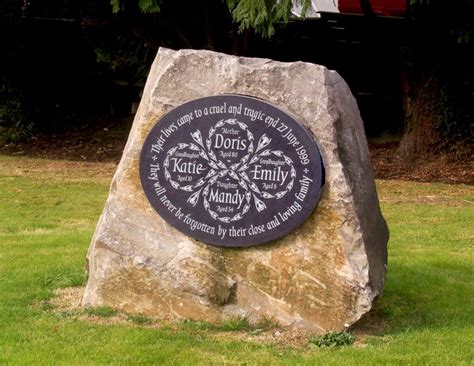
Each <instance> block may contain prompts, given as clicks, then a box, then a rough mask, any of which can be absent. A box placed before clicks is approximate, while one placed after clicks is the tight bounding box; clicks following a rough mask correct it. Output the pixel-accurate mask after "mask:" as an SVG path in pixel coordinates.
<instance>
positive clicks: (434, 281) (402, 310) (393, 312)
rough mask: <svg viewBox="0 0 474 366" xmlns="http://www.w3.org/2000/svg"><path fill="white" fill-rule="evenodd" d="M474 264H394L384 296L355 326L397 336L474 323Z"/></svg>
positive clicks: (366, 331)
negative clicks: (473, 268)
mask: <svg viewBox="0 0 474 366" xmlns="http://www.w3.org/2000/svg"><path fill="white" fill-rule="evenodd" d="M472 272H473V270H472V266H470V265H469V264H468V263H466V264H462V263H453V262H452V261H449V262H435V261H433V262H430V263H420V264H406V263H401V264H400V263H393V264H390V266H389V273H388V277H387V281H386V284H385V292H384V295H383V296H382V297H381V298H379V299H378V300H377V301H376V302H375V303H374V307H373V309H372V310H371V311H370V312H369V313H368V314H366V315H365V316H364V317H363V318H362V319H361V320H360V321H359V322H358V323H356V324H355V325H354V327H353V329H352V331H353V332H354V333H355V334H361V335H362V334H363V335H388V334H391V335H395V334H399V333H405V332H407V331H408V330H414V329H439V328H446V327H459V328H463V327H465V326H466V324H472V323H473V322H474V319H473V318H474V316H473V310H472V309H474V300H473V296H472V294H473V293H474V288H473V287H474V286H473V283H472Z"/></svg>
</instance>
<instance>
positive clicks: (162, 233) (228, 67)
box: [83, 49, 388, 333]
mask: <svg viewBox="0 0 474 366" xmlns="http://www.w3.org/2000/svg"><path fill="white" fill-rule="evenodd" d="M223 93H237V94H246V95H250V96H254V97H258V98H263V99H265V100H268V101H269V102H271V103H274V104H276V105H278V106H280V107H281V108H283V109H284V110H286V111H288V112H290V113H292V114H293V115H295V116H296V118H297V119H298V120H299V121H300V122H301V123H303V124H304V125H305V126H306V127H307V128H308V129H309V130H310V131H311V132H312V134H313V135H314V138H315V139H316V141H317V143H318V145H319V147H320V149H321V155H322V158H323V161H324V165H325V170H326V171H325V180H326V184H325V187H324V188H323V193H322V198H321V201H320V202H319V205H318V207H317V209H316V210H315V211H314V212H313V213H312V214H311V216H310V217H309V219H308V220H307V221H306V222H305V223H304V224H303V225H302V226H301V227H299V228H298V229H297V230H295V231H294V232H292V233H290V234H289V235H287V236H285V237H283V238H282V239H279V240H276V241H273V242H271V243H268V244H264V245H260V246H256V247H251V248H242V249H231V248H219V247H213V246H210V245H206V244H204V243H201V242H199V241H197V240H194V239H192V238H190V237H188V236H186V235H184V234H182V233H181V232H179V231H177V230H176V229H174V228H173V227H171V226H170V225H169V224H167V223H166V222H165V221H164V220H163V219H162V218H161V217H160V216H159V215H158V214H157V213H156V212H155V211H154V209H153V208H152V207H151V205H150V204H149V202H148V200H147V198H146V197H145V194H144V192H143V189H142V187H141V184H140V177H139V171H138V169H139V168H138V167H139V164H138V163H139V156H140V150H141V147H142V144H143V142H144V139H145V138H146V136H147V134H148V132H149V130H150V129H151V128H152V126H153V125H154V124H155V122H156V121H157V119H158V118H160V117H161V116H162V115H164V114H165V113H167V112H168V111H170V109H172V108H174V107H176V106H178V105H180V104H182V103H184V102H186V101H189V100H192V99H196V98H200V97H205V96H211V95H217V94H223ZM387 240H388V230H387V226H386V223H385V221H384V219H383V217H382V215H381V212H380V208H379V202H378V198H377V193H376V188H375V184H374V178H373V173H372V169H371V166H370V160H369V154H368V149H367V142H366V138H365V135H364V129H363V124H362V120H361V118H360V115H359V110H358V108H357V105H356V102H355V99H354V98H353V96H352V94H351V92H350V90H349V88H348V86H347V84H346V83H345V82H344V80H343V79H342V78H341V77H340V76H339V75H338V74H337V73H336V72H334V71H330V70H328V69H326V68H325V67H323V66H319V65H314V64H309V63H303V62H294V63H282V62H275V61H271V60H267V59H252V58H239V57H234V56H227V55H223V54H219V53H214V52H209V51H194V50H181V51H172V50H168V49H160V51H159V52H158V54H157V57H156V59H155V62H154V64H153V66H152V69H151V71H150V75H149V77H148V81H147V84H146V87H145V91H144V95H143V98H142V101H141V104H140V107H139V110H138V112H137V115H136V117H135V121H134V124H133V127H132V130H131V132H130V136H129V139H128V142H127V145H126V147H125V150H124V153H123V157H122V160H121V161H120V164H119V166H118V168H117V172H116V174H115V176H114V178H113V181H112V185H111V187H110V193H109V197H108V200H107V203H106V205H105V208H104V211H103V213H102V216H101V218H100V221H99V223H98V226H97V229H96V232H95V235H94V237H93V239H92V243H91V245H90V248H89V252H88V255H87V260H88V269H89V282H88V284H87V287H86V290H85V294H84V297H83V305H85V306H100V305H108V306H111V307H114V308H118V309H121V310H123V311H127V312H137V313H143V314H148V315H155V316H156V315H158V316H161V317H163V318H167V319H176V318H178V319H179V318H190V319H195V320H206V321H219V320H222V319H224V318H226V317H235V316H247V317H248V318H250V319H251V320H258V319H259V318H262V317H271V318H273V320H274V321H276V322H279V323H280V324H281V325H283V326H292V327H299V328H305V329H308V330H311V331H314V332H317V333H324V332H326V331H328V330H342V329H344V327H345V326H347V325H350V324H353V323H354V322H356V321H357V320H358V319H359V318H360V317H361V316H362V315H363V314H364V313H366V312H368V311H369V310H370V308H371V306H372V301H373V299H374V298H375V297H376V296H378V295H379V294H381V292H382V290H383V285H384V277H385V272H386V263H387V262H386V261H387Z"/></svg>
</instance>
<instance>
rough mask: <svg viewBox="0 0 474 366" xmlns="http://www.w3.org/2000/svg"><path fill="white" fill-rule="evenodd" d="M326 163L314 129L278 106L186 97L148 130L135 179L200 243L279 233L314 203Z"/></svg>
mask: <svg viewBox="0 0 474 366" xmlns="http://www.w3.org/2000/svg"><path fill="white" fill-rule="evenodd" d="M322 175H323V167H322V162H321V156H320V154H319V150H318V147H317V145H316V143H315V141H314V139H313V137H312V136H311V134H310V133H309V132H308V131H307V130H306V128H304V127H303V126H302V125H301V124H299V123H298V122H297V121H295V119H294V118H292V117H291V116H290V115H288V114H287V113H285V112H283V111H282V110H281V109H279V108H277V107H275V106H273V105H271V104H270V103H268V102H265V101H263V100H259V99H256V98H252V97H247V96H242V95H219V96H213V97H206V98H201V99H196V100H193V101H190V102H187V103H185V104H183V105H181V106H179V107H177V108H175V109H173V110H172V111H171V112H169V113H168V114H166V115H165V116H164V117H162V118H161V119H160V120H159V121H158V122H157V124H156V125H155V126H154V127H153V128H152V129H151V131H150V133H149V135H148V137H147V138H146V140H145V143H144V145H143V148H142V152H141V157H140V178H141V182H142V185H143V189H144V190H145V193H146V196H147V197H148V199H149V201H150V203H151V205H152V206H153V207H154V209H155V210H156V211H157V212H158V213H159V214H160V216H161V217H163V218H164V219H165V220H166V221H167V222H168V223H170V224H171V225H173V226H174V227H176V228H177V229H178V230H180V231H182V232H184V233H185V234H187V235H190V236H192V237H193V238H195V239H198V240H201V241H203V242H206V243H209V244H213V245H219V246H226V247H242V246H250V245H256V244H261V243H265V242H268V241H270V240H274V239H277V238H280V237H282V236H284V235H286V234H288V233H289V232H291V231H293V230H294V229H296V228H297V227H298V226H299V225H301V224H302V223H303V221H304V220H306V218H307V217H308V216H309V215H310V213H311V212H312V211H313V210H314V208H315V207H316V204H317V202H318V200H319V195H320V190H321V182H322V180H323V176H322Z"/></svg>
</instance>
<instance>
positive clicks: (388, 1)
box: [338, 0, 407, 17]
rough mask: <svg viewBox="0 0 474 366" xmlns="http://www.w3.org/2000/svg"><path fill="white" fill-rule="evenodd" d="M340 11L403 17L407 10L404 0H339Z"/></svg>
mask: <svg viewBox="0 0 474 366" xmlns="http://www.w3.org/2000/svg"><path fill="white" fill-rule="evenodd" d="M338 2H339V4H338V9H339V12H340V13H348V14H367V13H373V14H375V15H381V16H394V17H403V16H405V14H406V12H407V1H406V0H339V1H338Z"/></svg>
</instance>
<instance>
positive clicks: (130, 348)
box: [0, 156, 474, 365]
mask: <svg viewBox="0 0 474 366" xmlns="http://www.w3.org/2000/svg"><path fill="white" fill-rule="evenodd" d="M114 169H115V167H114V165H113V164H99V163H97V164H94V163H88V164H85V163H75V162H64V161H53V160H37V159H26V158H11V157H5V156H0V365H3V364H7V365H15V364H21V365H23V364H35V365H41V364H48V365H56V364H67V365H71V364H80V365H83V364H107V363H109V364H133V365H135V364H137V365H138V364H177V365H181V364H189V365H194V364H203V365H209V364H219V365H220V364H248V365H251V364H308V365H315V364H322V365H326V364H335V365H346V364H354V365H355V364H357V365H360V364H403V365H405V364H412V365H414V364H440V365H453V364H456V365H457V364H465V365H473V363H474V258H473V253H474V248H473V247H474V245H473V244H474V224H473V223H474V187H473V186H466V185H443V184H428V183H413V182H402V181H379V182H377V184H378V189H379V196H380V198H381V202H382V209H383V213H384V216H385V218H386V220H387V221H388V224H389V227H390V231H391V239H390V242H389V273H388V277H387V282H386V290H385V294H384V296H383V298H381V299H380V300H379V301H378V302H377V303H376V305H375V309H374V310H373V312H372V313H371V314H370V315H369V316H368V317H367V319H365V320H364V321H363V322H362V323H361V325H360V326H359V327H356V328H355V330H354V332H355V334H356V337H357V341H356V343H355V344H354V345H352V346H346V347H339V348H314V347H303V348H291V347H285V346H278V345H272V344H262V343H258V342H256V341H252V340H250V341H243V340H240V339H239V338H238V337H233V336H232V332H228V333H225V332H224V331H223V329H213V328H209V327H201V326H196V325H194V326H193V325H192V323H191V325H190V324H186V323H183V324H182V325H178V326H174V327H172V326H163V327H149V326H146V323H147V322H146V319H144V320H143V319H142V320H140V318H135V319H134V320H135V321H130V322H128V323H113V322H110V323H107V322H102V323H101V322H96V323H93V322H88V321H85V320H82V319H80V318H78V317H77V316H71V314H69V315H68V314H67V313H64V312H63V313H61V312H58V311H54V309H52V308H51V306H50V303H49V300H50V299H51V297H52V296H53V290H55V289H57V288H60V287H69V286H81V285H83V284H84V282H85V275H84V258H85V254H86V251H87V248H88V245H89V242H90V239H91V237H92V234H93V231H94V228H95V224H96V222H97V219H98V217H99V215H100V213H101V210H102V207H103V204H104V201H105V199H106V197H107V190H108V184H109V182H110V179H111V177H112V174H113V172H114ZM106 310H107V309H105V310H103V311H102V313H103V314H98V315H102V316H108V315H110V314H108V313H113V312H111V311H106ZM131 320H133V319H132V318H131ZM139 324H144V325H139ZM237 328H238V327H237ZM226 334H228V336H227V335H226ZM250 339H251V337H250Z"/></svg>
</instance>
